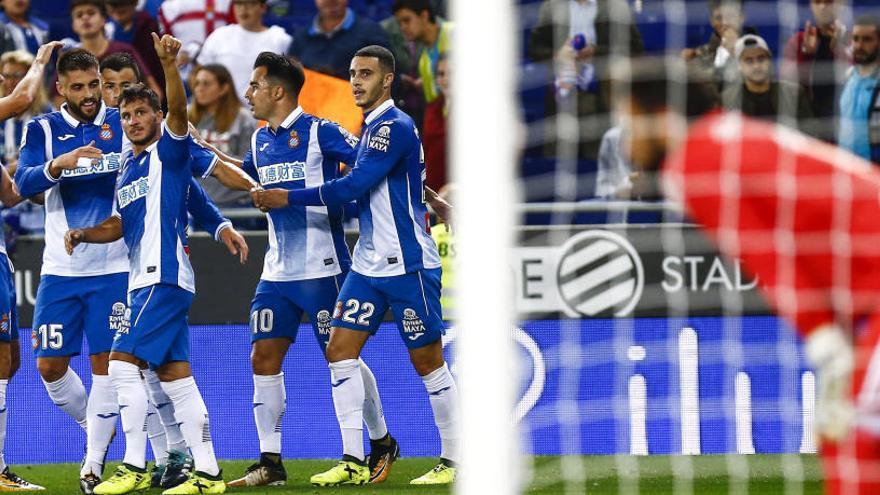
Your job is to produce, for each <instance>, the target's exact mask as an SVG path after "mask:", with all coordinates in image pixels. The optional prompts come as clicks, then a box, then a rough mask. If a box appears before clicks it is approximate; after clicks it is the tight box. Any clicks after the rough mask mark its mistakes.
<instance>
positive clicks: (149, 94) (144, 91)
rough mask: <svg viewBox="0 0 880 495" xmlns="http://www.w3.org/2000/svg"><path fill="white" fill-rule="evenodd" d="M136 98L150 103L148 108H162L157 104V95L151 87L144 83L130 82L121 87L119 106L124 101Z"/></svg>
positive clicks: (120, 106)
mask: <svg viewBox="0 0 880 495" xmlns="http://www.w3.org/2000/svg"><path fill="white" fill-rule="evenodd" d="M137 100H143V101H146V102H147V103H148V104H149V105H150V108H152V109H153V110H154V111H156V112H158V111H159V110H160V109H161V108H162V107H161V106H160V105H159V95H157V94H156V92H155V91H153V90H152V89H150V88H148V87H147V86H146V85H145V84H144V83H137V84H132V85H131V86H129V87H127V88H125V89H123V90H122V93H120V95H119V101H118V103H119V108H120V109H122V105H124V104H125V103H126V102H131V101H137Z"/></svg>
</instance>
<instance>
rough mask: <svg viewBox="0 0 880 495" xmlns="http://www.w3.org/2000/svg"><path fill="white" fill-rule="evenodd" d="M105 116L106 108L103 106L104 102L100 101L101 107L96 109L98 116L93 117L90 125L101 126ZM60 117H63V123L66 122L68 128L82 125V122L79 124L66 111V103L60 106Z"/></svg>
mask: <svg viewBox="0 0 880 495" xmlns="http://www.w3.org/2000/svg"><path fill="white" fill-rule="evenodd" d="M106 115H107V107H106V106H104V102H103V101H102V102H101V106H100V107H98V114H97V115H95V120H93V121H92V124H94V125H101V124H103V123H104V117H105V116H106ZM61 116H62V117H64V121H65V122H67V124H68V125H69V126H70V127H77V126H79V125H80V124H82V122H80V121H79V120H78V119H77V118H76V117H74V116H73V115H71V114H70V112H68V111H67V103H62V104H61Z"/></svg>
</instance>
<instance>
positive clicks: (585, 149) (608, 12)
mask: <svg viewBox="0 0 880 495" xmlns="http://www.w3.org/2000/svg"><path fill="white" fill-rule="evenodd" d="M612 19H613V20H612ZM612 22H620V23H622V25H620V26H619V27H616V28H615V29H612V27H611V26H612ZM612 36H613V37H614V38H613V39H612ZM573 43H575V44H576V45H577V46H578V49H575V48H574V46H573ZM581 45H583V46H581ZM612 47H613V50H612ZM643 48H644V47H643V45H642V36H641V34H640V33H639V31H638V28H637V27H636V25H635V22H634V21H633V18H632V12H631V11H630V9H629V5H628V4H627V2H626V1H625V0H544V1H543V3H541V7H540V9H539V11H538V23H537V25H536V26H535V28H534V29H533V30H532V32H531V34H530V36H529V41H528V55H529V57H530V58H531V59H532V60H534V61H536V62H541V61H545V62H550V63H552V62H556V63H555V64H554V69H555V71H554V73H555V74H557V75H560V74H559V71H560V70H563V69H565V70H570V68H571V67H579V68H580V70H579V71H576V73H575V74H570V73H569V74H565V75H564V76H565V77H564V78H563V79H566V78H568V79H567V80H565V81H557V83H559V82H563V84H561V85H560V89H562V90H563V91H560V92H558V93H557V92H554V93H552V94H551V95H550V97H549V98H548V101H547V107H548V115H551V116H552V115H555V114H556V112H557V110H558V108H559V107H560V106H562V107H563V108H566V107H574V110H573V111H574V112H575V113H576V114H577V115H578V116H579V117H582V118H581V119H580V125H579V130H578V132H579V134H580V137H579V140H578V142H579V146H578V156H580V157H584V158H590V159H595V158H596V157H597V154H598V150H599V141H600V139H599V138H600V136H601V135H602V134H603V133H604V132H605V131H606V130H607V129H608V127H609V125H608V112H609V107H610V104H609V99H610V98H609V87H608V86H609V85H608V73H607V72H608V61H609V56H610V55H611V53H612V52H614V53H621V54H626V55H639V54H641V53H642V51H643ZM569 85H570V87H569V88H568V91H565V88H566V86H569ZM575 88H576V89H575ZM563 93H565V94H563ZM557 94H558V95H559V99H558V100H557V98H556V95H557ZM572 98H573V99H574V101H571V99H572ZM545 128H546V129H547V131H548V133H550V135H548V136H546V139H545V142H546V143H547V148H546V149H545V154H547V155H548V156H554V157H555V156H558V153H557V150H556V139H557V137H556V136H557V133H556V129H555V128H553V126H545Z"/></svg>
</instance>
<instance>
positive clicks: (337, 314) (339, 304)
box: [333, 301, 342, 318]
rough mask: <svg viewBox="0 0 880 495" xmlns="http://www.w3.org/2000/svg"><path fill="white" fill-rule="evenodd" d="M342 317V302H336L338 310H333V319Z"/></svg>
mask: <svg viewBox="0 0 880 495" xmlns="http://www.w3.org/2000/svg"><path fill="white" fill-rule="evenodd" d="M341 316H342V301H336V309H334V310H333V318H339V317H341Z"/></svg>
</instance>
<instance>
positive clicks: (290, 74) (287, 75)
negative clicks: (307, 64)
mask: <svg viewBox="0 0 880 495" xmlns="http://www.w3.org/2000/svg"><path fill="white" fill-rule="evenodd" d="M257 67H264V68H265V69H266V77H267V78H270V79H274V80H276V81H278V83H279V84H280V85H281V87H283V88H284V91H287V92H288V93H290V94H292V95H293V96H294V97H295V98H299V92H300V91H302V88H303V85H304V84H305V83H306V74H305V71H304V70H303V66H302V64H300V63H299V62H298V61H296V60H293V59H291V58H290V57H286V56H284V55H279V54H277V53H273V52H263V53H260V54H259V55H257V60H255V61H254V69H256V68H257Z"/></svg>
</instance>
